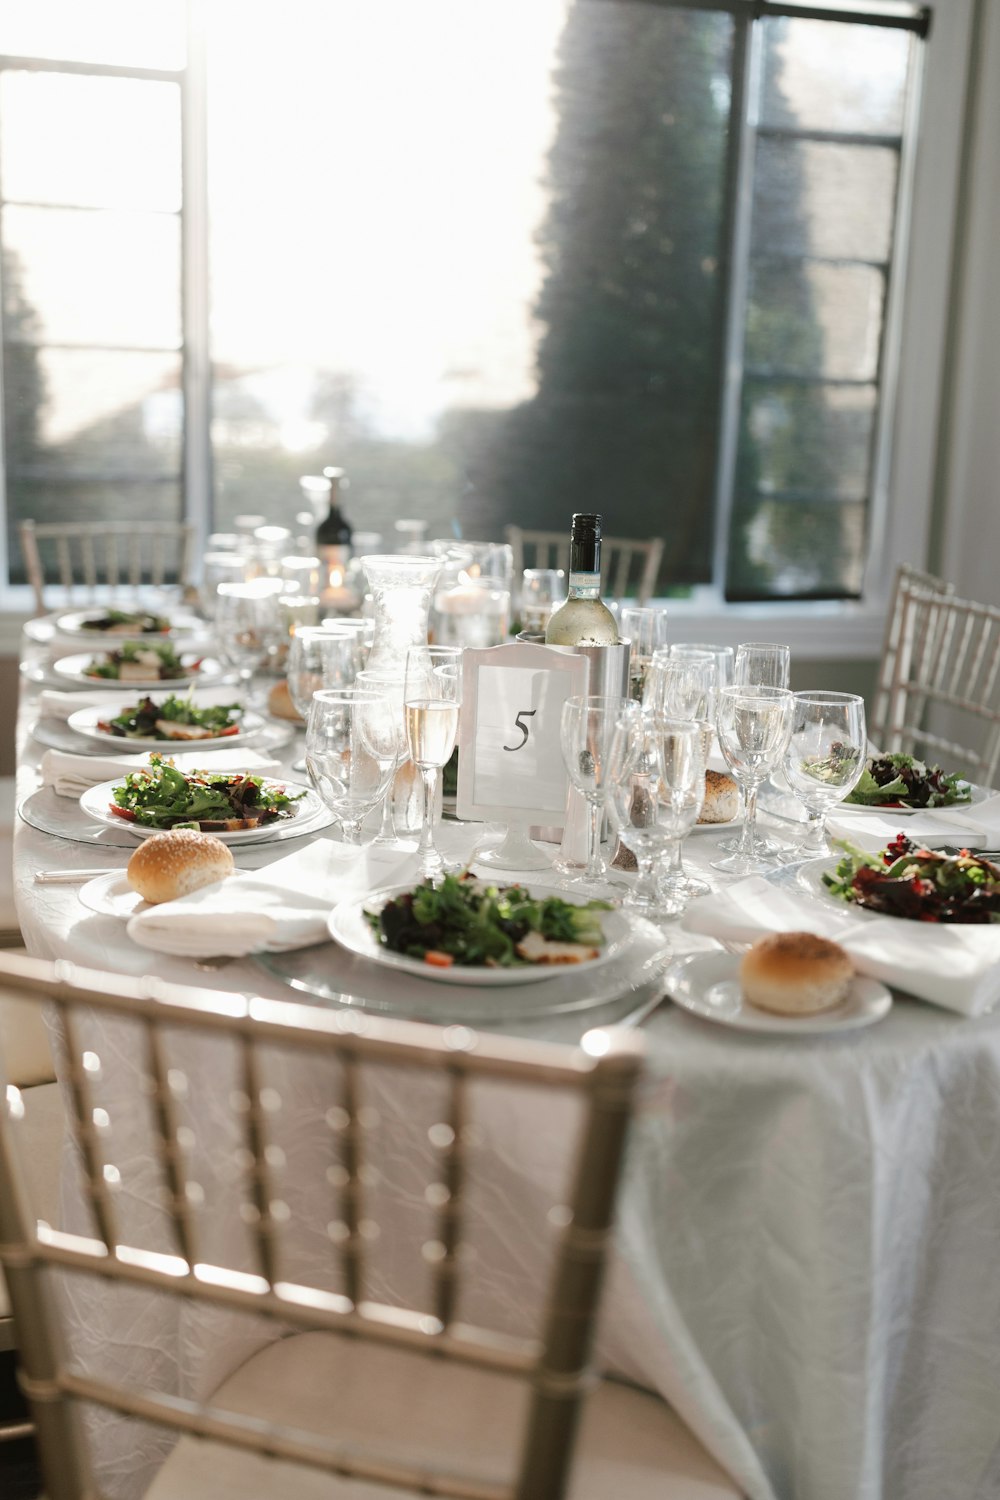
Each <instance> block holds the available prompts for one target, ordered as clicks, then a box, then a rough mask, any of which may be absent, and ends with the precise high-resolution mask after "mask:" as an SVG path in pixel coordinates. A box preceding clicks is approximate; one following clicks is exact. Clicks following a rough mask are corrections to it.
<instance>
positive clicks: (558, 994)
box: [253, 918, 671, 1026]
mask: <svg viewBox="0 0 1000 1500" xmlns="http://www.w3.org/2000/svg"><path fill="white" fill-rule="evenodd" d="M630 920H631V922H632V927H633V932H632V941H631V942H630V943H629V944H628V945H627V946H626V947H625V948H624V949H623V950H622V952H621V954H620V955H619V956H618V957H617V958H614V959H612V960H611V962H609V963H607V964H604V965H603V966H602V967H600V968H599V969H597V970H595V971H594V972H593V973H592V974H590V975H588V976H587V984H586V986H583V985H582V978H583V976H582V975H581V974H579V973H572V972H571V973H568V974H560V975H558V976H557V977H554V978H552V979H549V980H548V981H546V983H544V984H526V985H515V986H513V987H511V986H506V985H505V986H501V987H498V988H495V989H490V988H488V987H483V986H477V985H476V984H475V983H473V984H461V985H458V984H435V983H434V982H433V981H432V980H428V979H424V978H411V977H410V976H409V975H401V974H396V973H394V972H393V971H392V970H391V969H388V968H383V967H379V966H378V965H377V964H373V963H372V962H371V961H370V960H369V959H367V958H361V957H360V956H358V955H357V954H353V953H348V952H346V951H345V950H344V949H343V948H341V947H340V945H339V944H338V943H319V944H316V945H315V946H314V947H312V948H297V949H294V950H292V951H291V952H287V953H256V954H254V955H253V962H254V963H255V964H256V965H258V967H259V968H261V969H263V970H264V971H265V972H266V973H268V974H272V975H274V976H275V977H276V978H278V979H281V980H283V981H284V983H285V984H287V985H289V986H290V987H291V988H292V989H293V990H301V991H304V992H305V993H306V994H309V995H315V996H317V997H318V998H319V999H321V1000H327V1001H330V1002H332V1003H334V1004H337V1005H345V1006H350V1007H352V1008H353V1009H355V1010H367V1011H373V1012H377V1013H378V1014H380V1015H385V1016H405V1017H406V1018H407V1019H409V1020H411V1021H431V1022H433V1023H435V1024H436V1025H466V1026H485V1025H505V1024H506V1023H508V1022H511V1023H513V1022H515V1021H517V1022H520V1021H531V1020H536V1019H538V1018H539V1017H542V1016H551V1015H560V1014H566V1013H568V1012H571V1011H585V1010H596V1009H598V1008H599V1007H602V1006H604V1007H607V1006H608V1005H609V1004H611V1003H615V1002H619V1003H620V1004H621V1006H622V1007H623V1009H625V1010H631V1009H632V1008H633V1007H634V1005H636V1004H637V1003H638V1002H639V1001H640V1000H642V999H644V998H646V997H647V996H649V997H652V995H653V994H654V993H655V992H656V989H657V988H658V987H659V986H660V985H661V984H662V980H663V975H664V973H665V971H666V967H667V964H668V963H669V961H670V956H671V950H670V945H669V943H667V941H666V940H665V938H664V935H663V933H662V932H660V931H659V930H658V929H657V928H656V927H654V926H653V925H652V924H651V923H649V922H644V921H642V920H641V919H640V920H636V919H635V918H632V919H630Z"/></svg>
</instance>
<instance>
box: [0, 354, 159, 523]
mask: <svg viewBox="0 0 1000 1500" xmlns="http://www.w3.org/2000/svg"><path fill="white" fill-rule="evenodd" d="M180 382H181V363H180V357H179V356H178V355H176V354H132V353H121V352H118V351H115V352H112V353H107V352H102V351H95V350H88V349H39V348H37V347H35V346H34V345H32V344H13V343H9V344H8V345H7V348H6V351H5V357H4V395H5V405H6V410H7V425H6V433H5V437H6V463H7V469H8V473H9V474H11V475H15V476H16V475H19V474H23V473H24V472H25V471H26V470H27V471H28V472H31V473H39V472H41V473H44V474H45V475H50V474H52V473H60V474H61V473H65V474H67V475H71V474H77V475H80V476H81V477H87V476H90V475H102V476H106V477H108V478H111V477H114V476H116V475H127V476H128V477H135V476H137V475H152V474H163V473H168V474H174V475H176V474H177V473H178V472H179V470H180V461H181V429H182V421H181V391H180ZM38 519H39V520H41V519H45V520H51V519H52V517H49V516H45V517H42V516H39V517H38Z"/></svg>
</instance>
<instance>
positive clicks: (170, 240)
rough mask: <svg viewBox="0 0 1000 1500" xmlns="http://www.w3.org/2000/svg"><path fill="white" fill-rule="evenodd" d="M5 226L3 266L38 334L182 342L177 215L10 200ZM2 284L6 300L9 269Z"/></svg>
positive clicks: (79, 339) (67, 339)
mask: <svg viewBox="0 0 1000 1500" xmlns="http://www.w3.org/2000/svg"><path fill="white" fill-rule="evenodd" d="M0 229H2V234H3V244H4V266H5V270H6V269H7V268H8V267H10V271H9V274H10V275H11V276H12V277H13V278H15V279H16V281H17V283H18V288H19V295H20V297H21V299H22V300H23V302H24V304H26V306H27V307H29V308H31V309H32V311H33V314H34V326H35V330H36V331H35V334H34V337H36V338H37V339H39V340H41V341H43V342H53V343H69V344H122V345H125V346H126V347H134V348H163V347H176V346H177V344H178V343H179V342H180V227H179V221H178V219H177V218H175V217H173V216H161V215H154V214H120V213H112V212H110V211H104V210H93V209H79V210H68V209H56V208H18V207H8V208H5V209H4V210H3V215H2V221H0ZM4 284H5V297H4V302H5V306H6V305H7V302H8V295H9V293H8V290H7V288H8V285H9V284H8V276H7V274H5V276H4ZM9 336H10V332H9V328H8V337H9Z"/></svg>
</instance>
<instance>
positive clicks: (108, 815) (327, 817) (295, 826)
mask: <svg viewBox="0 0 1000 1500" xmlns="http://www.w3.org/2000/svg"><path fill="white" fill-rule="evenodd" d="M200 769H202V770H205V769H207V770H211V767H210V766H209V767H201V768H200ZM226 774H229V773H226ZM232 774H233V775H235V774H236V773H235V772H233V773H232ZM262 780H263V783H264V786H265V787H284V789H285V790H286V791H288V792H291V793H295V792H305V796H304V797H303V798H302V800H301V802H297V803H296V807H297V808H298V811H297V812H296V813H295V815H294V817H291V818H279V819H277V821H273V820H272V821H271V822H270V823H265V824H264V825H263V827H261V828H238V829H235V830H234V831H233V832H231V833H216V834H215V837H216V838H218V839H221V840H222V842H223V843H224V844H255V843H266V842H267V841H268V840H269V839H278V838H282V837H284V838H297V837H299V836H301V835H302V834H305V833H315V832H317V831H318V830H319V829H320V828H325V827H327V826H328V825H329V824H330V823H331V822H332V821H333V819H332V816H331V814H330V813H329V812H328V811H327V809H326V807H325V806H324V804H323V802H322V801H321V800H320V798H319V796H318V795H317V793H316V792H315V791H314V790H313V788H312V787H311V786H303V785H302V784H301V783H300V782H296V781H276V780H273V779H272V778H271V777H269V776H265V777H262ZM121 784H122V780H121V777H120V776H119V777H116V778H115V779H114V780H113V781H102V782H99V783H98V785H97V786H92V787H90V788H89V789H88V790H87V791H86V792H84V794H83V796H82V797H81V798H80V810H81V812H83V813H85V814H86V816H87V817H88V818H93V819H94V821H95V822H97V823H103V824H104V826H105V827H106V828H122V829H124V830H125V832H126V833H130V834H131V835H132V837H133V838H140V839H146V838H149V837H150V835H151V834H154V833H162V832H163V829H162V828H145V827H143V826H142V824H140V823H131V822H129V821H128V819H126V818H120V817H119V816H118V815H117V814H116V813H113V812H112V811H111V810H110V809H111V804H112V802H113V801H114V797H113V796H112V793H113V792H114V789H115V787H117V786H121Z"/></svg>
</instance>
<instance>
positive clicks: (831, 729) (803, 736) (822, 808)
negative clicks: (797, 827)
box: [784, 692, 868, 857]
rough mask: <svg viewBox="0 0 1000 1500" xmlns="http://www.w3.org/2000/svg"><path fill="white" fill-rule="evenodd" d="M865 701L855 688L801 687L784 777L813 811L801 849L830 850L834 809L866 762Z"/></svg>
mask: <svg viewBox="0 0 1000 1500" xmlns="http://www.w3.org/2000/svg"><path fill="white" fill-rule="evenodd" d="M867 748H868V733H867V729H866V727H865V703H864V699H863V698H858V697H857V696H856V695H855V694H854V693H813V692H805V693H796V694H795V699H794V702H793V704H792V732H791V737H790V739H789V741H788V748H787V750H786V751H785V762H784V764H785V778H786V780H787V782H788V785H789V786H790V787H791V789H792V791H793V792H794V793H795V795H796V797H798V799H799V801H800V802H802V803H803V805H804V806H805V809H806V812H807V814H808V821H807V824H806V834H805V838H804V839H803V841H802V843H801V845H800V846H799V849H798V851H797V853H798V854H799V855H808V856H810V857H812V856H813V855H823V854H829V852H830V849H829V845H828V844H827V841H826V820H827V816H828V814H829V812H830V809H831V808H833V807H835V806H836V805H837V803H838V802H842V801H843V800H844V798H845V797H846V796H848V795H849V793H850V792H852V791H853V790H854V788H855V787H856V786H857V784H858V782H859V781H860V779H861V773H862V771H863V770H864V768H865V754H866V752H867Z"/></svg>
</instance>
